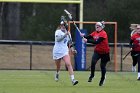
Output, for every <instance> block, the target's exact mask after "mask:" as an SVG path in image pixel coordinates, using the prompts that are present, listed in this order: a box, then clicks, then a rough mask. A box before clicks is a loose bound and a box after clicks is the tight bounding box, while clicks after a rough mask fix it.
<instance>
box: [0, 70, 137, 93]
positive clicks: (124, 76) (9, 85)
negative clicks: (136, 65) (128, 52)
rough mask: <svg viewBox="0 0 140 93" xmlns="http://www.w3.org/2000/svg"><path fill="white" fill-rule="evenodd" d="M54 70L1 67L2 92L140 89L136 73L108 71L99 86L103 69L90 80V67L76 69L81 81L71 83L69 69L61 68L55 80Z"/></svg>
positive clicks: (116, 92) (87, 92)
mask: <svg viewBox="0 0 140 93" xmlns="http://www.w3.org/2000/svg"><path fill="white" fill-rule="evenodd" d="M54 73H55V72H54V71H29V70H1V71H0V93H140V91H139V90H140V81H137V80H136V77H137V73H132V72H117V73H115V72H107V79H106V82H105V84H104V86H102V87H99V86H98V83H99V80H100V72H96V77H95V78H94V80H93V82H91V83H88V82H87V79H88V76H89V73H90V72H89V71H86V72H83V71H79V72H75V78H76V79H78V80H79V84H78V85H76V86H72V84H71V81H70V78H69V75H68V72H67V71H61V72H60V81H59V82H55V81H54Z"/></svg>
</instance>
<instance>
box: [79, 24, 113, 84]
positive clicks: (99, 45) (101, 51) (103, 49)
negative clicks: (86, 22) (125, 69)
mask: <svg viewBox="0 0 140 93" xmlns="http://www.w3.org/2000/svg"><path fill="white" fill-rule="evenodd" d="M104 27H105V25H104V22H97V23H96V24H95V29H96V30H95V31H93V32H92V33H91V34H89V35H88V36H84V34H81V36H84V41H85V42H87V43H92V44H95V49H94V54H93V56H92V61H91V74H90V76H89V79H88V82H92V79H93V78H94V76H95V74H94V73H95V65H96V63H97V61H98V60H99V59H101V63H100V67H101V80H100V82H99V86H102V85H103V84H104V81H105V78H106V64H107V62H108V61H110V56H109V51H110V48H109V45H108V36H107V33H106V32H105V31H104V30H103V29H104Z"/></svg>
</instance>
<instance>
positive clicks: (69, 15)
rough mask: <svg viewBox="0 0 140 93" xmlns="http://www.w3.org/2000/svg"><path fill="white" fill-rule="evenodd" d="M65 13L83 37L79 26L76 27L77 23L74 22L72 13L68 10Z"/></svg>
mask: <svg viewBox="0 0 140 93" xmlns="http://www.w3.org/2000/svg"><path fill="white" fill-rule="evenodd" d="M64 12H65V13H66V14H67V15H68V17H69V19H70V20H71V21H72V22H73V24H74V26H75V28H76V29H77V31H78V32H79V34H80V35H81V34H82V33H81V31H80V29H79V28H78V26H77V25H76V23H75V21H74V20H73V18H72V14H71V13H70V12H68V11H67V10H66V9H64ZM82 38H84V37H83V36H82Z"/></svg>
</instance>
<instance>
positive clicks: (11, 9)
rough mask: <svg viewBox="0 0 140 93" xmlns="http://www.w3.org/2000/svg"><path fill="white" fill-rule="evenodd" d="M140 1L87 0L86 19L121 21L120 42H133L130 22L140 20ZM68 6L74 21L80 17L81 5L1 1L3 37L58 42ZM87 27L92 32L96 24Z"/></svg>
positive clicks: (0, 32) (119, 24)
mask: <svg viewBox="0 0 140 93" xmlns="http://www.w3.org/2000/svg"><path fill="white" fill-rule="evenodd" d="M139 4H140V0H84V8H83V9H84V11H83V19H84V21H101V20H104V21H108V22H109V21H111V22H117V23H118V37H119V38H118V42H129V38H130V29H129V26H130V24H132V23H137V24H139V23H140V12H139V10H140V6H139ZM64 9H67V10H69V11H70V12H71V13H72V14H73V16H74V20H77V21H78V20H79V5H76V4H50V3H49V4H48V3H16V2H15V3H8V2H1V3H0V39H8V40H9V39H12V40H13V39H14V40H42V41H54V33H55V30H56V28H57V26H58V24H59V22H60V17H61V16H62V15H64V11H63V10H64ZM86 29H88V33H90V32H91V31H92V29H94V26H92V27H88V26H87V27H86ZM107 30H113V29H112V28H111V29H107ZM72 34H73V35H74V31H73V32H72ZM109 35H110V36H113V33H109ZM111 38H112V37H111Z"/></svg>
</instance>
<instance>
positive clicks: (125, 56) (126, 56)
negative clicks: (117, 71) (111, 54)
mask: <svg viewBox="0 0 140 93" xmlns="http://www.w3.org/2000/svg"><path fill="white" fill-rule="evenodd" d="M130 53H131V51H129V52H128V53H127V54H126V55H125V56H124V57H123V60H124V59H125V58H126V57H127V56H128V55H129V54H130Z"/></svg>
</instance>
